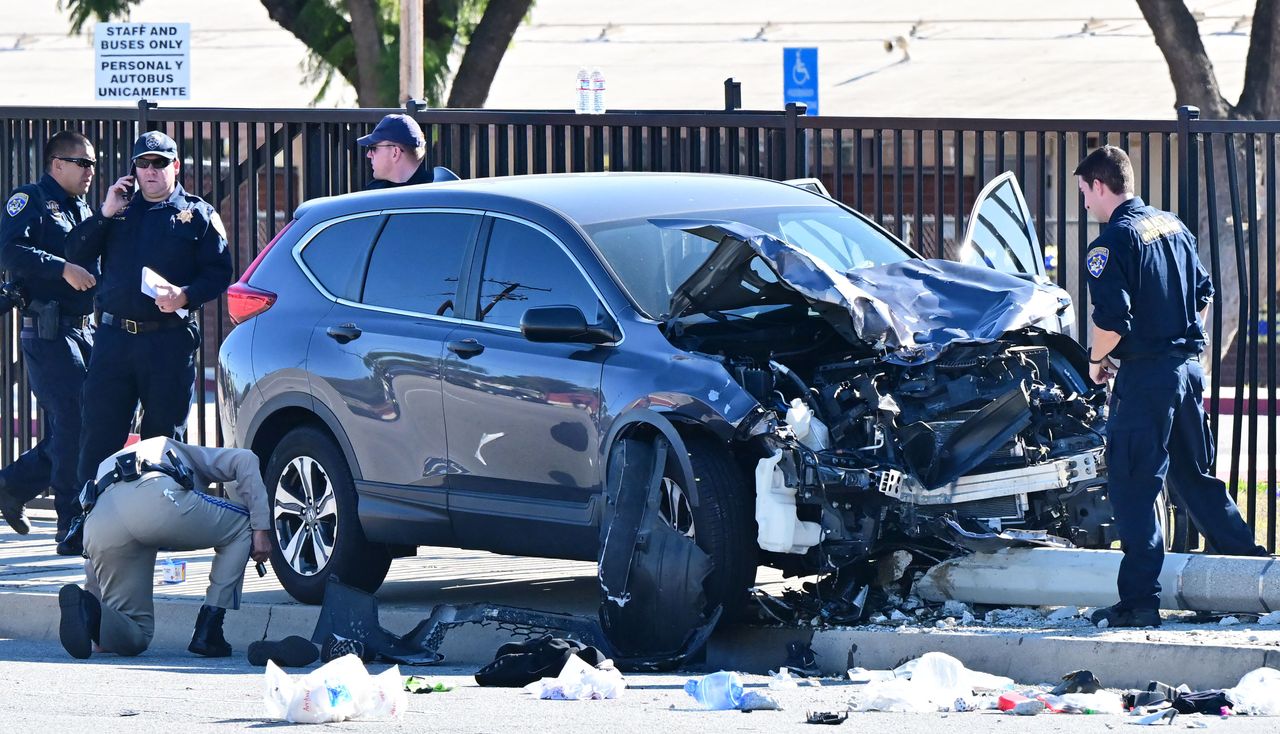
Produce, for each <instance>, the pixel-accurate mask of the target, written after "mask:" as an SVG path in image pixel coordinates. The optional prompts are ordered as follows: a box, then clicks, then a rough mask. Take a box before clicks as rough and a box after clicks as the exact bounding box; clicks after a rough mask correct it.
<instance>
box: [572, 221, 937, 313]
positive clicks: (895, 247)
mask: <svg viewBox="0 0 1280 734" xmlns="http://www.w3.org/2000/svg"><path fill="white" fill-rule="evenodd" d="M656 216H659V215H656ZM678 216H680V217H681V218H689V219H712V220H722V221H723V220H728V221H733V222H741V223H743V224H748V225H750V226H752V227H755V228H756V229H759V230H762V231H764V232H768V233H769V234H771V235H773V236H774V237H777V238H778V239H781V240H785V241H786V242H788V243H790V244H791V245H793V246H795V247H798V248H800V249H802V250H806V251H808V252H809V253H810V254H812V255H814V256H815V257H817V258H820V259H821V260H823V261H824V262H826V263H827V264H828V265H830V266H831V267H832V268H834V269H835V270H837V271H839V272H842V273H844V272H848V271H851V270H856V269H858V268H869V267H875V266H877V265H887V264H889V263H895V262H901V261H903V260H908V259H910V258H911V257H912V255H911V253H910V252H908V251H907V250H906V249H905V248H904V247H903V246H902V245H900V244H898V243H897V242H896V241H894V240H893V239H892V238H890V237H888V236H887V235H885V233H884V232H882V231H880V230H879V229H877V228H876V227H875V226H874V225H872V224H871V223H870V222H868V221H866V220H864V219H862V218H861V217H859V216H857V215H855V214H853V213H851V212H849V211H846V210H844V209H842V208H840V207H837V206H834V205H833V206H825V207H794V206H789V207H762V208H753V209H731V210H723V211H706V212H680V213H679V215H678ZM586 230H587V234H589V235H590V236H591V239H592V241H593V242H595V245H596V248H597V249H598V250H599V251H600V254H601V255H602V256H603V257H604V259H605V260H607V261H608V262H609V266H610V267H612V268H613V271H614V272H615V273H617V275H618V278H619V279H620V280H621V281H622V286H623V288H625V289H626V290H627V292H628V293H630V294H631V297H632V299H633V300H634V301H635V302H636V304H637V305H639V306H640V308H641V310H642V311H644V312H645V314H646V315H648V316H650V317H652V318H659V317H661V316H663V315H665V314H666V313H667V311H668V310H669V307H670V304H671V294H672V293H673V292H674V291H675V289H676V288H677V287H679V286H680V284H681V283H683V282H684V281H685V280H687V279H688V278H689V276H690V275H692V274H693V272H694V271H696V270H697V269H698V268H699V267H701V266H702V264H703V263H704V262H706V260H707V258H708V257H709V256H710V255H711V252H712V251H713V250H714V249H715V247H716V244H717V243H716V242H712V241H711V240H708V239H705V238H703V237H699V236H697V235H694V234H690V233H688V232H684V231H681V230H674V229H667V228H663V227H659V226H657V225H655V224H652V223H651V222H650V221H649V220H648V219H629V220H622V221H613V222H599V223H596V224H593V225H589V226H587V227H586ZM753 265H760V263H759V262H757V263H753ZM756 269H757V270H759V268H756ZM770 275H771V274H770ZM770 279H772V278H770Z"/></svg>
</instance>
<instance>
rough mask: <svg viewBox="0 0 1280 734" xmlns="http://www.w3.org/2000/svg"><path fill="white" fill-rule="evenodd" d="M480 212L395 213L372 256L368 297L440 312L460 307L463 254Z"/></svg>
mask: <svg viewBox="0 0 1280 734" xmlns="http://www.w3.org/2000/svg"><path fill="white" fill-rule="evenodd" d="M479 226H480V217H479V216H477V215H473V214H456V213H450V212H422V213H413V214H393V215H391V217H390V218H389V219H388V220H387V226H386V227H384V228H383V230H382V235H381V236H379V237H378V244H377V245H376V246H375V247H374V248H373V257H372V258H371V259H370V260H369V276H368V278H367V279H366V280H365V286H364V298H363V299H362V300H363V301H364V303H367V304H369V305H371V306H384V307H387V308H395V309H400V310H402V311H412V312H414V313H423V314H431V315H434V316H452V315H454V313H455V312H456V311H457V305H456V301H457V297H458V277H459V275H460V274H461V272H462V257H463V255H465V254H466V252H467V247H468V246H469V245H470V244H471V241H472V240H474V239H475V236H476V230H477V229H478V228H479Z"/></svg>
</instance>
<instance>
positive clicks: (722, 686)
mask: <svg viewBox="0 0 1280 734" xmlns="http://www.w3.org/2000/svg"><path fill="white" fill-rule="evenodd" d="M684 692H685V693H688V694H689V695H690V696H693V698H694V700H696V701H697V702H698V703H699V704H701V705H702V707H703V708H706V709H711V710H713V711H723V710H726V709H736V708H738V706H739V705H740V704H741V703H742V679H741V678H739V677H738V674H737V673H733V672H729V671H724V670H722V671H720V672H718V673H712V674H711V675H704V676H702V677H701V678H691V679H689V681H688V682H687V683H685V684H684Z"/></svg>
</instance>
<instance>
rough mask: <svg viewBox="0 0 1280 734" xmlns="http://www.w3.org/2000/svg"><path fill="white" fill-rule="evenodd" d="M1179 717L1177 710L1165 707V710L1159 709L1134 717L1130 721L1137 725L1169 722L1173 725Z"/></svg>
mask: <svg viewBox="0 0 1280 734" xmlns="http://www.w3.org/2000/svg"><path fill="white" fill-rule="evenodd" d="M1177 717H1178V712H1177V711H1175V710H1173V709H1164V710H1163V711H1157V712H1155V713H1154V714H1147V715H1146V716H1139V717H1137V718H1134V719H1132V720H1131V721H1129V722H1128V723H1130V724H1133V725H1135V726H1154V725H1156V724H1168V725H1170V726H1172V725H1173V720H1174V719H1176V718H1177Z"/></svg>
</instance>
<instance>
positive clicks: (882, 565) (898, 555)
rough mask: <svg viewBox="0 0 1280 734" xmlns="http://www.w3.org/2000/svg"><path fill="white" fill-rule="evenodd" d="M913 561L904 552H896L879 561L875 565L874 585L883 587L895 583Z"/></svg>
mask: <svg viewBox="0 0 1280 734" xmlns="http://www.w3.org/2000/svg"><path fill="white" fill-rule="evenodd" d="M913 560H914V557H913V556H912V555H911V554H910V553H908V552H907V551H904V550H896V551H894V552H893V555H891V556H889V557H887V558H882V559H880V560H879V561H878V562H877V563H876V585H877V586H882V587H884V586H890V585H892V584H895V583H897V582H898V581H899V580H900V579H902V577H903V576H904V575H905V574H906V573H907V568H908V567H910V566H911V562H912V561H913Z"/></svg>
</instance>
